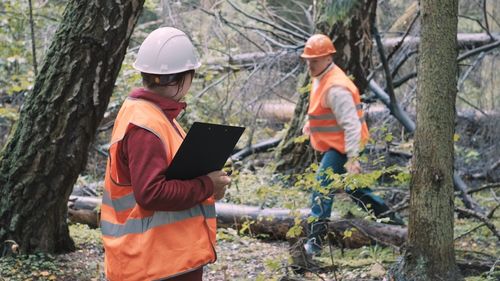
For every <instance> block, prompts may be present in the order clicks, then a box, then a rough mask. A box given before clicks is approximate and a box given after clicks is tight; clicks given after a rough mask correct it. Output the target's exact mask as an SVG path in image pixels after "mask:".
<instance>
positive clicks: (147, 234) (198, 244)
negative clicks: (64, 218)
mask: <svg viewBox="0 0 500 281" xmlns="http://www.w3.org/2000/svg"><path fill="white" fill-rule="evenodd" d="M174 123H175V125H176V127H177V128H178V129H179V131H180V132H177V130H176V129H175V128H174V126H173V125H172V123H171V122H170V121H169V120H168V119H167V117H166V116H165V115H164V114H163V112H162V111H161V109H160V108H158V107H157V106H156V105H155V104H153V103H151V102H148V101H146V100H141V99H132V98H127V99H126V100H125V102H124V104H123V105H122V107H121V109H120V112H119V113H118V116H117V117H116V120H115V125H114V128H113V133H112V137H111V146H110V148H109V159H108V164H107V168H106V178H105V183H104V185H105V190H104V195H103V200H102V206H101V231H102V235H103V242H104V250H105V256H104V264H105V271H106V277H107V278H108V280H110V281H143V280H157V279H163V278H167V277H173V276H176V275H181V274H183V273H187V272H190V271H193V270H196V269H198V268H200V267H202V266H203V265H205V264H207V263H212V262H215V260H216V253H215V249H214V246H213V245H214V243H215V230H216V220H215V205H214V204H215V202H214V199H213V197H211V198H209V199H207V200H206V201H205V202H203V203H202V204H200V205H197V206H195V207H192V208H191V209H187V210H183V211H175V212H164V211H151V210H145V209H143V208H141V207H140V206H139V205H138V204H137V202H136V201H135V198H134V193H133V188H132V186H131V184H130V183H127V182H123V175H120V171H119V169H117V167H116V165H117V163H118V161H117V159H118V157H119V155H118V143H119V142H120V141H121V140H122V139H123V137H124V136H125V134H126V133H127V131H128V130H129V129H130V128H131V126H130V125H131V124H133V125H135V126H138V127H141V128H144V129H146V130H148V131H150V132H152V133H153V134H155V135H156V136H158V138H160V139H161V141H162V142H163V144H164V148H165V151H166V155H167V157H166V159H165V162H166V163H167V164H170V162H171V161H172V159H173V157H174V155H175V153H176V152H177V149H178V148H179V146H180V144H181V143H182V140H183V138H184V136H185V133H184V131H183V130H182V128H181V127H180V126H179V124H178V123H177V122H176V121H175V120H174ZM145 145H147V144H145Z"/></svg>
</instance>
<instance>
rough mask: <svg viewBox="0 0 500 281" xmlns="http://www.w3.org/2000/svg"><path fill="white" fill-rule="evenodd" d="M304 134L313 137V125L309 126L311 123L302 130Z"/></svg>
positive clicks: (307, 123)
mask: <svg viewBox="0 0 500 281" xmlns="http://www.w3.org/2000/svg"><path fill="white" fill-rule="evenodd" d="M302 134H304V135H306V136H309V135H311V125H309V121H307V122H306V124H304V127H303V128H302Z"/></svg>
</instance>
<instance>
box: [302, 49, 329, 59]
mask: <svg viewBox="0 0 500 281" xmlns="http://www.w3.org/2000/svg"><path fill="white" fill-rule="evenodd" d="M336 52H337V51H331V52H328V53H326V54H318V55H308V54H304V53H303V54H301V55H300V57H301V58H303V59H313V58H319V57H324V56H328V55H333V54H335V53H336Z"/></svg>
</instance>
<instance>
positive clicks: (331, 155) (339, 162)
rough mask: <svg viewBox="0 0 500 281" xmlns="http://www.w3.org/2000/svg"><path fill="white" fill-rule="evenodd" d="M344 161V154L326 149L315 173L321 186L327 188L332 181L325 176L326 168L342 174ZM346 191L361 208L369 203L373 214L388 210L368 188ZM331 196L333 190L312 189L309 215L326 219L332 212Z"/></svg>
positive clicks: (345, 160) (382, 201)
mask: <svg viewBox="0 0 500 281" xmlns="http://www.w3.org/2000/svg"><path fill="white" fill-rule="evenodd" d="M346 162H347V156H346V155H345V154H341V153H339V152H338V151H336V150H334V149H331V150H329V151H327V152H326V153H325V154H324V155H323V158H321V163H320V165H319V169H318V171H317V173H316V179H317V180H318V181H319V182H320V185H321V187H325V188H328V187H329V186H330V185H331V183H332V179H328V178H327V173H326V170H327V169H329V168H330V169H332V170H333V172H334V173H336V174H344V173H345V172H346V170H345V168H344V164H345V163H346ZM346 192H347V193H348V194H349V195H350V197H351V199H352V200H354V202H356V204H357V205H358V206H360V207H361V208H363V209H365V210H366V206H368V205H370V206H371V209H372V210H373V213H374V214H375V216H378V215H379V214H381V213H383V212H385V211H388V210H389V207H388V206H387V205H386V204H385V203H384V200H382V198H380V197H379V196H377V195H375V194H373V193H372V190H371V189H370V188H356V189H354V190H351V189H349V188H347V189H346ZM333 197H334V194H333V192H330V193H329V194H328V195H324V194H321V193H319V192H317V191H314V192H313V194H312V198H311V216H313V217H316V218H318V219H319V220H322V219H328V218H329V217H330V215H331V212H332V204H333Z"/></svg>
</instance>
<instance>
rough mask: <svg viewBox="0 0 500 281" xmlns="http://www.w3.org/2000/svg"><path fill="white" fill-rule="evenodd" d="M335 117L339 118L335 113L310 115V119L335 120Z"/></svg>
mask: <svg viewBox="0 0 500 281" xmlns="http://www.w3.org/2000/svg"><path fill="white" fill-rule="evenodd" d="M335 119H337V118H336V117H335V114H333V113H328V114H321V115H309V120H335Z"/></svg>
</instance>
